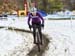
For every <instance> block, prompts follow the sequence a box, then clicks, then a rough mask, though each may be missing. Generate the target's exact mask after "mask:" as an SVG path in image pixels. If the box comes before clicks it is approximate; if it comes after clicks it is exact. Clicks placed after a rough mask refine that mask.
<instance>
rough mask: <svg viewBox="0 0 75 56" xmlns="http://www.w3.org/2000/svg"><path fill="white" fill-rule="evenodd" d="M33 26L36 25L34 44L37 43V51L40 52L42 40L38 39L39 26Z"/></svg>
mask: <svg viewBox="0 0 75 56" xmlns="http://www.w3.org/2000/svg"><path fill="white" fill-rule="evenodd" d="M31 27H32V26H31ZM35 27H36V38H35V41H36V43H35V44H36V45H37V47H38V51H39V52H40V51H41V45H42V44H41V43H40V42H42V40H41V39H40V35H39V30H38V27H39V26H38V25H35Z"/></svg>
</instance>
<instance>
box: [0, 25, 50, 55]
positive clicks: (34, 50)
mask: <svg viewBox="0 0 75 56" xmlns="http://www.w3.org/2000/svg"><path fill="white" fill-rule="evenodd" d="M0 28H5V27H3V26H2V27H1V26H0ZM8 29H9V30H13V29H14V30H15V31H21V32H27V33H32V32H31V31H29V30H25V29H18V28H14V27H8ZM48 44H49V40H48V38H47V35H45V34H43V45H41V51H40V52H38V48H37V46H36V45H35V46H34V47H33V48H32V50H31V51H30V52H29V53H28V55H27V56H42V54H43V53H44V52H45V50H47V48H48Z"/></svg>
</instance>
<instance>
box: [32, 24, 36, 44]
mask: <svg viewBox="0 0 75 56" xmlns="http://www.w3.org/2000/svg"><path fill="white" fill-rule="evenodd" d="M32 26H33V38H34V43H36V27H35V24H33V25H32Z"/></svg>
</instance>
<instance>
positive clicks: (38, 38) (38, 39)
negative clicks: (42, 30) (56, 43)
mask: <svg viewBox="0 0 75 56" xmlns="http://www.w3.org/2000/svg"><path fill="white" fill-rule="evenodd" d="M37 46H38V51H39V52H40V49H41V48H40V37H39V32H37Z"/></svg>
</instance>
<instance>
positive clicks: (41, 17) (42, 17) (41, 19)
mask: <svg viewBox="0 0 75 56" xmlns="http://www.w3.org/2000/svg"><path fill="white" fill-rule="evenodd" d="M37 14H38V16H39V17H40V18H41V20H42V24H44V19H43V17H42V16H41V14H40V13H37Z"/></svg>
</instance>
